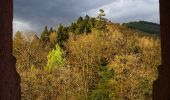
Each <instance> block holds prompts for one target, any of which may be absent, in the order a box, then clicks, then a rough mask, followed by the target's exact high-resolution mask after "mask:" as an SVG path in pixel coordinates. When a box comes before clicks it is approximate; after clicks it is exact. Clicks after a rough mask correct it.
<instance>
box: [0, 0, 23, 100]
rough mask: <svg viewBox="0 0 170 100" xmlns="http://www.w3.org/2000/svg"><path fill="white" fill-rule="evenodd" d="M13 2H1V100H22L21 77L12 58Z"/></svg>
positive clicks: (10, 0)
mask: <svg viewBox="0 0 170 100" xmlns="http://www.w3.org/2000/svg"><path fill="white" fill-rule="evenodd" d="M12 19H13V0H0V100H20V99H21V96H20V94H21V92H20V91H21V90H20V77H19V75H18V73H17V72H16V68H15V63H16V59H15V58H14V57H13V56H12Z"/></svg>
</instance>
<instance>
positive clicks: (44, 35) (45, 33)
mask: <svg viewBox="0 0 170 100" xmlns="http://www.w3.org/2000/svg"><path fill="white" fill-rule="evenodd" d="M49 36H50V32H49V31H48V27H47V26H45V28H44V30H43V32H42V34H41V41H42V42H43V43H44V44H46V43H47V42H49Z"/></svg>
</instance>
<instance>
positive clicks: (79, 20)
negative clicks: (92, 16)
mask: <svg viewBox="0 0 170 100" xmlns="http://www.w3.org/2000/svg"><path fill="white" fill-rule="evenodd" d="M82 22H83V17H81V16H80V17H79V18H78V19H77V24H81V23H82Z"/></svg>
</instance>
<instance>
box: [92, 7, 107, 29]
mask: <svg viewBox="0 0 170 100" xmlns="http://www.w3.org/2000/svg"><path fill="white" fill-rule="evenodd" d="M99 12H100V13H99V15H98V16H97V18H96V19H97V21H96V24H95V27H96V28H97V29H98V30H102V31H105V30H106V25H107V20H106V18H104V16H106V14H105V13H104V10H103V9H100V10H99Z"/></svg>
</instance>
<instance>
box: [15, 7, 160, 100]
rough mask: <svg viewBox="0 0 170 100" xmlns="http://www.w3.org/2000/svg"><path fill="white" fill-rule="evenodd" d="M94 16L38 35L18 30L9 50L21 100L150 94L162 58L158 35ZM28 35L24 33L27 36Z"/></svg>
mask: <svg viewBox="0 0 170 100" xmlns="http://www.w3.org/2000/svg"><path fill="white" fill-rule="evenodd" d="M104 16H105V14H104V11H103V10H100V14H99V15H98V16H97V17H96V18H92V17H89V16H88V15H86V16H85V17H79V18H78V20H77V21H76V22H73V23H72V24H70V26H63V25H62V24H61V25H60V26H59V28H58V29H57V30H54V28H50V29H48V27H47V26H46V27H45V28H44V31H43V32H42V34H41V37H40V38H37V36H35V35H33V37H36V38H32V39H31V41H29V37H30V36H23V34H22V32H17V33H16V34H15V36H14V40H13V44H14V45H13V46H14V47H13V52H14V55H15V57H16V59H17V63H16V65H17V70H18V72H19V74H20V75H21V89H22V99H24V100H151V98H152V84H153V81H154V80H155V79H156V78H157V67H158V66H159V65H160V63H161V56H160V55H161V54H160V38H159V37H158V36H155V35H152V34H149V33H143V32H141V31H138V30H134V29H131V28H128V27H127V26H124V25H119V24H114V23H112V22H108V20H107V19H106V18H104ZM26 37H27V38H26Z"/></svg>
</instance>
